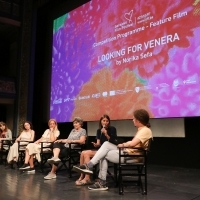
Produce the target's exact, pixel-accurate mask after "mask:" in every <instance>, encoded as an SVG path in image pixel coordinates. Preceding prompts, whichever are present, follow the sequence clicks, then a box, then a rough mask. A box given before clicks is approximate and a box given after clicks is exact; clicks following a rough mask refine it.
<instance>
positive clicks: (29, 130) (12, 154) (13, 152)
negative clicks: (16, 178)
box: [7, 121, 35, 169]
mask: <svg viewBox="0 0 200 200" xmlns="http://www.w3.org/2000/svg"><path fill="white" fill-rule="evenodd" d="M23 129H24V130H23V131H22V132H21V134H20V135H19V137H18V138H17V139H16V140H15V143H14V144H13V145H12V146H11V147H10V150H9V152H8V156H7V161H8V164H9V165H8V167H11V168H13V169H15V168H16V167H17V160H18V156H19V155H18V141H21V142H20V143H21V144H25V145H26V144H28V143H29V141H30V142H31V141H33V140H34V137H35V131H34V130H33V126H32V123H31V122H29V121H26V122H24V123H23ZM23 141H24V142H23Z"/></svg>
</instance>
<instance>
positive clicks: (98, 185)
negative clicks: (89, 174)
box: [88, 181, 108, 191]
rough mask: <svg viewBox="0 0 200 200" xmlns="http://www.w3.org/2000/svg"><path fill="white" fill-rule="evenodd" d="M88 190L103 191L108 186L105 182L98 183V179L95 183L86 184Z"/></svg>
mask: <svg viewBox="0 0 200 200" xmlns="http://www.w3.org/2000/svg"><path fill="white" fill-rule="evenodd" d="M88 189H89V190H101V191H105V190H108V187H107V185H106V184H104V185H102V184H101V183H100V181H98V182H96V183H95V184H93V185H91V186H88Z"/></svg>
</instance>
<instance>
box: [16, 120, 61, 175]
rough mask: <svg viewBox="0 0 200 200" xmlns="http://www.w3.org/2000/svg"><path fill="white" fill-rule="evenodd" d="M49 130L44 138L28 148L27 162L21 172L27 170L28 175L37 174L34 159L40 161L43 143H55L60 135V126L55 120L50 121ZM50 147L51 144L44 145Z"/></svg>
mask: <svg viewBox="0 0 200 200" xmlns="http://www.w3.org/2000/svg"><path fill="white" fill-rule="evenodd" d="M48 125H49V129H47V130H46V131H45V132H44V134H43V135H42V137H41V138H40V139H39V140H37V141H35V142H34V143H30V144H28V145H27V147H26V155H25V162H24V165H23V166H22V167H20V168H19V169H20V170H26V172H28V173H35V168H34V163H33V158H34V156H36V157H37V159H38V161H40V156H39V155H40V151H41V142H54V141H56V139H57V138H58V136H59V135H60V131H59V130H58V125H57V122H56V120H55V119H50V120H49V122H48ZM48 145H49V146H50V145H51V144H50V143H46V144H44V146H48Z"/></svg>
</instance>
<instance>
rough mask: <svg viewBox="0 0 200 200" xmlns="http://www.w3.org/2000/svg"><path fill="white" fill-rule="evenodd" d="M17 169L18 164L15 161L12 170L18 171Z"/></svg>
mask: <svg viewBox="0 0 200 200" xmlns="http://www.w3.org/2000/svg"><path fill="white" fill-rule="evenodd" d="M17 168H18V165H17V162H16V161H13V162H12V169H17Z"/></svg>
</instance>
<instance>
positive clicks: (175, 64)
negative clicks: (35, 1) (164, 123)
mask: <svg viewBox="0 0 200 200" xmlns="http://www.w3.org/2000/svg"><path fill="white" fill-rule="evenodd" d="M53 24H54V25H53V46H52V78H51V95H50V98H51V99H50V117H51V118H56V119H57V120H58V121H59V122H67V121H71V120H72V119H73V118H74V117H75V116H80V117H82V118H83V119H84V120H85V121H96V120H99V118H100V117H101V115H102V114H108V115H109V116H110V118H111V119H112V120H119V119H131V118H132V113H133V110H135V109H138V108H144V109H146V110H147V111H148V112H149V113H150V116H151V117H152V118H169V117H186V116H200V1H199V0H167V1H166V0H159V1H158V0H120V1H119V0H91V1H90V2H88V3H86V4H84V5H83V6H81V7H78V8H77V9H75V10H73V11H71V12H69V13H66V14H65V15H63V16H61V17H59V18H57V19H55V20H54V22H53Z"/></svg>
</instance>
